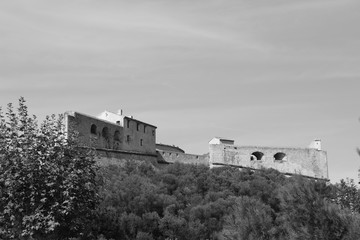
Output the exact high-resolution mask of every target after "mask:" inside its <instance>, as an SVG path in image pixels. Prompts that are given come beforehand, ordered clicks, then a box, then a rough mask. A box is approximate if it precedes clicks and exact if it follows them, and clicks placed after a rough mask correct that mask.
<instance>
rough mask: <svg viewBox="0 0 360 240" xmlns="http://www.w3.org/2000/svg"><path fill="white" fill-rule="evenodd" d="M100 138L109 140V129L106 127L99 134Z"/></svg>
mask: <svg viewBox="0 0 360 240" xmlns="http://www.w3.org/2000/svg"><path fill="white" fill-rule="evenodd" d="M101 136H102V137H103V138H105V139H109V129H108V128H107V127H104V128H103V130H102V132H101Z"/></svg>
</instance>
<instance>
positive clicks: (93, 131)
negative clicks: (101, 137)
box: [90, 124, 96, 134]
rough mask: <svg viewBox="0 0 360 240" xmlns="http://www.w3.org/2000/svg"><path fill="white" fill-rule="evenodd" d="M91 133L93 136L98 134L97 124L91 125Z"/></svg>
mask: <svg viewBox="0 0 360 240" xmlns="http://www.w3.org/2000/svg"><path fill="white" fill-rule="evenodd" d="M90 133H91V134H96V125H95V124H92V125H91V129H90Z"/></svg>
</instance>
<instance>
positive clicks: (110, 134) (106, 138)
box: [65, 112, 124, 149]
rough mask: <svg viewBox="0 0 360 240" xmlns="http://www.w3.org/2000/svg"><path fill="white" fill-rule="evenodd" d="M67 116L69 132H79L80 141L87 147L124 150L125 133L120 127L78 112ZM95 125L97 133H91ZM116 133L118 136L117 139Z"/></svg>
mask: <svg viewBox="0 0 360 240" xmlns="http://www.w3.org/2000/svg"><path fill="white" fill-rule="evenodd" d="M65 116H66V119H65V121H66V124H67V127H68V131H69V132H70V131H76V132H78V134H79V136H78V139H79V141H80V142H81V143H82V144H84V145H85V146H91V147H95V148H108V149H122V148H123V144H124V142H123V139H124V131H123V128H122V127H121V126H120V125H117V124H113V123H110V122H107V121H103V120H101V119H98V118H95V117H91V116H87V115H85V114H80V113H77V112H73V113H66V114H65ZM93 124H94V125H95V126H96V130H95V133H91V126H92V125H93ZM105 128H106V129H107V130H106V131H105V130H104V129H105ZM115 133H117V134H118V137H116V138H115ZM115 139H117V140H115Z"/></svg>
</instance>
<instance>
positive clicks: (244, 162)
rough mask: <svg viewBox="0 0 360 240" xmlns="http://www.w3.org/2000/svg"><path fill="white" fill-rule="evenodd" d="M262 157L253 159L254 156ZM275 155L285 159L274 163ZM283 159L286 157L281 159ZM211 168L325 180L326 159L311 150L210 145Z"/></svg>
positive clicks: (316, 151) (318, 151)
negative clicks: (264, 170) (229, 167)
mask: <svg viewBox="0 0 360 240" xmlns="http://www.w3.org/2000/svg"><path fill="white" fill-rule="evenodd" d="M256 152H258V153H262V154H263V156H262V157H261V159H256V156H254V153H255V155H261V154H258V153H256ZM277 153H284V154H278V155H282V157H284V158H283V159H281V160H280V159H279V160H276V159H275V158H274V155H275V154H277ZM284 155H285V156H284ZM210 164H211V165H216V164H225V165H234V166H242V167H249V168H253V169H260V168H274V169H276V170H278V171H280V172H283V173H291V174H301V175H304V176H309V177H315V178H325V179H328V178H329V176H328V169H327V156H326V152H325V151H321V150H316V149H310V148H272V147H256V146H255V147H254V146H249V147H246V146H234V145H224V144H210Z"/></svg>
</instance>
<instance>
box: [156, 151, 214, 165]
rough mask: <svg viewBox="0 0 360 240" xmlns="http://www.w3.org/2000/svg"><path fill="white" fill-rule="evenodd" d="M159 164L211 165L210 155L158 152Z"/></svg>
mask: <svg viewBox="0 0 360 240" xmlns="http://www.w3.org/2000/svg"><path fill="white" fill-rule="evenodd" d="M157 155H158V162H159V163H175V162H181V163H186V164H203V165H209V154H204V155H196V154H188V153H181V152H171V151H161V150H158V151H157Z"/></svg>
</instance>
